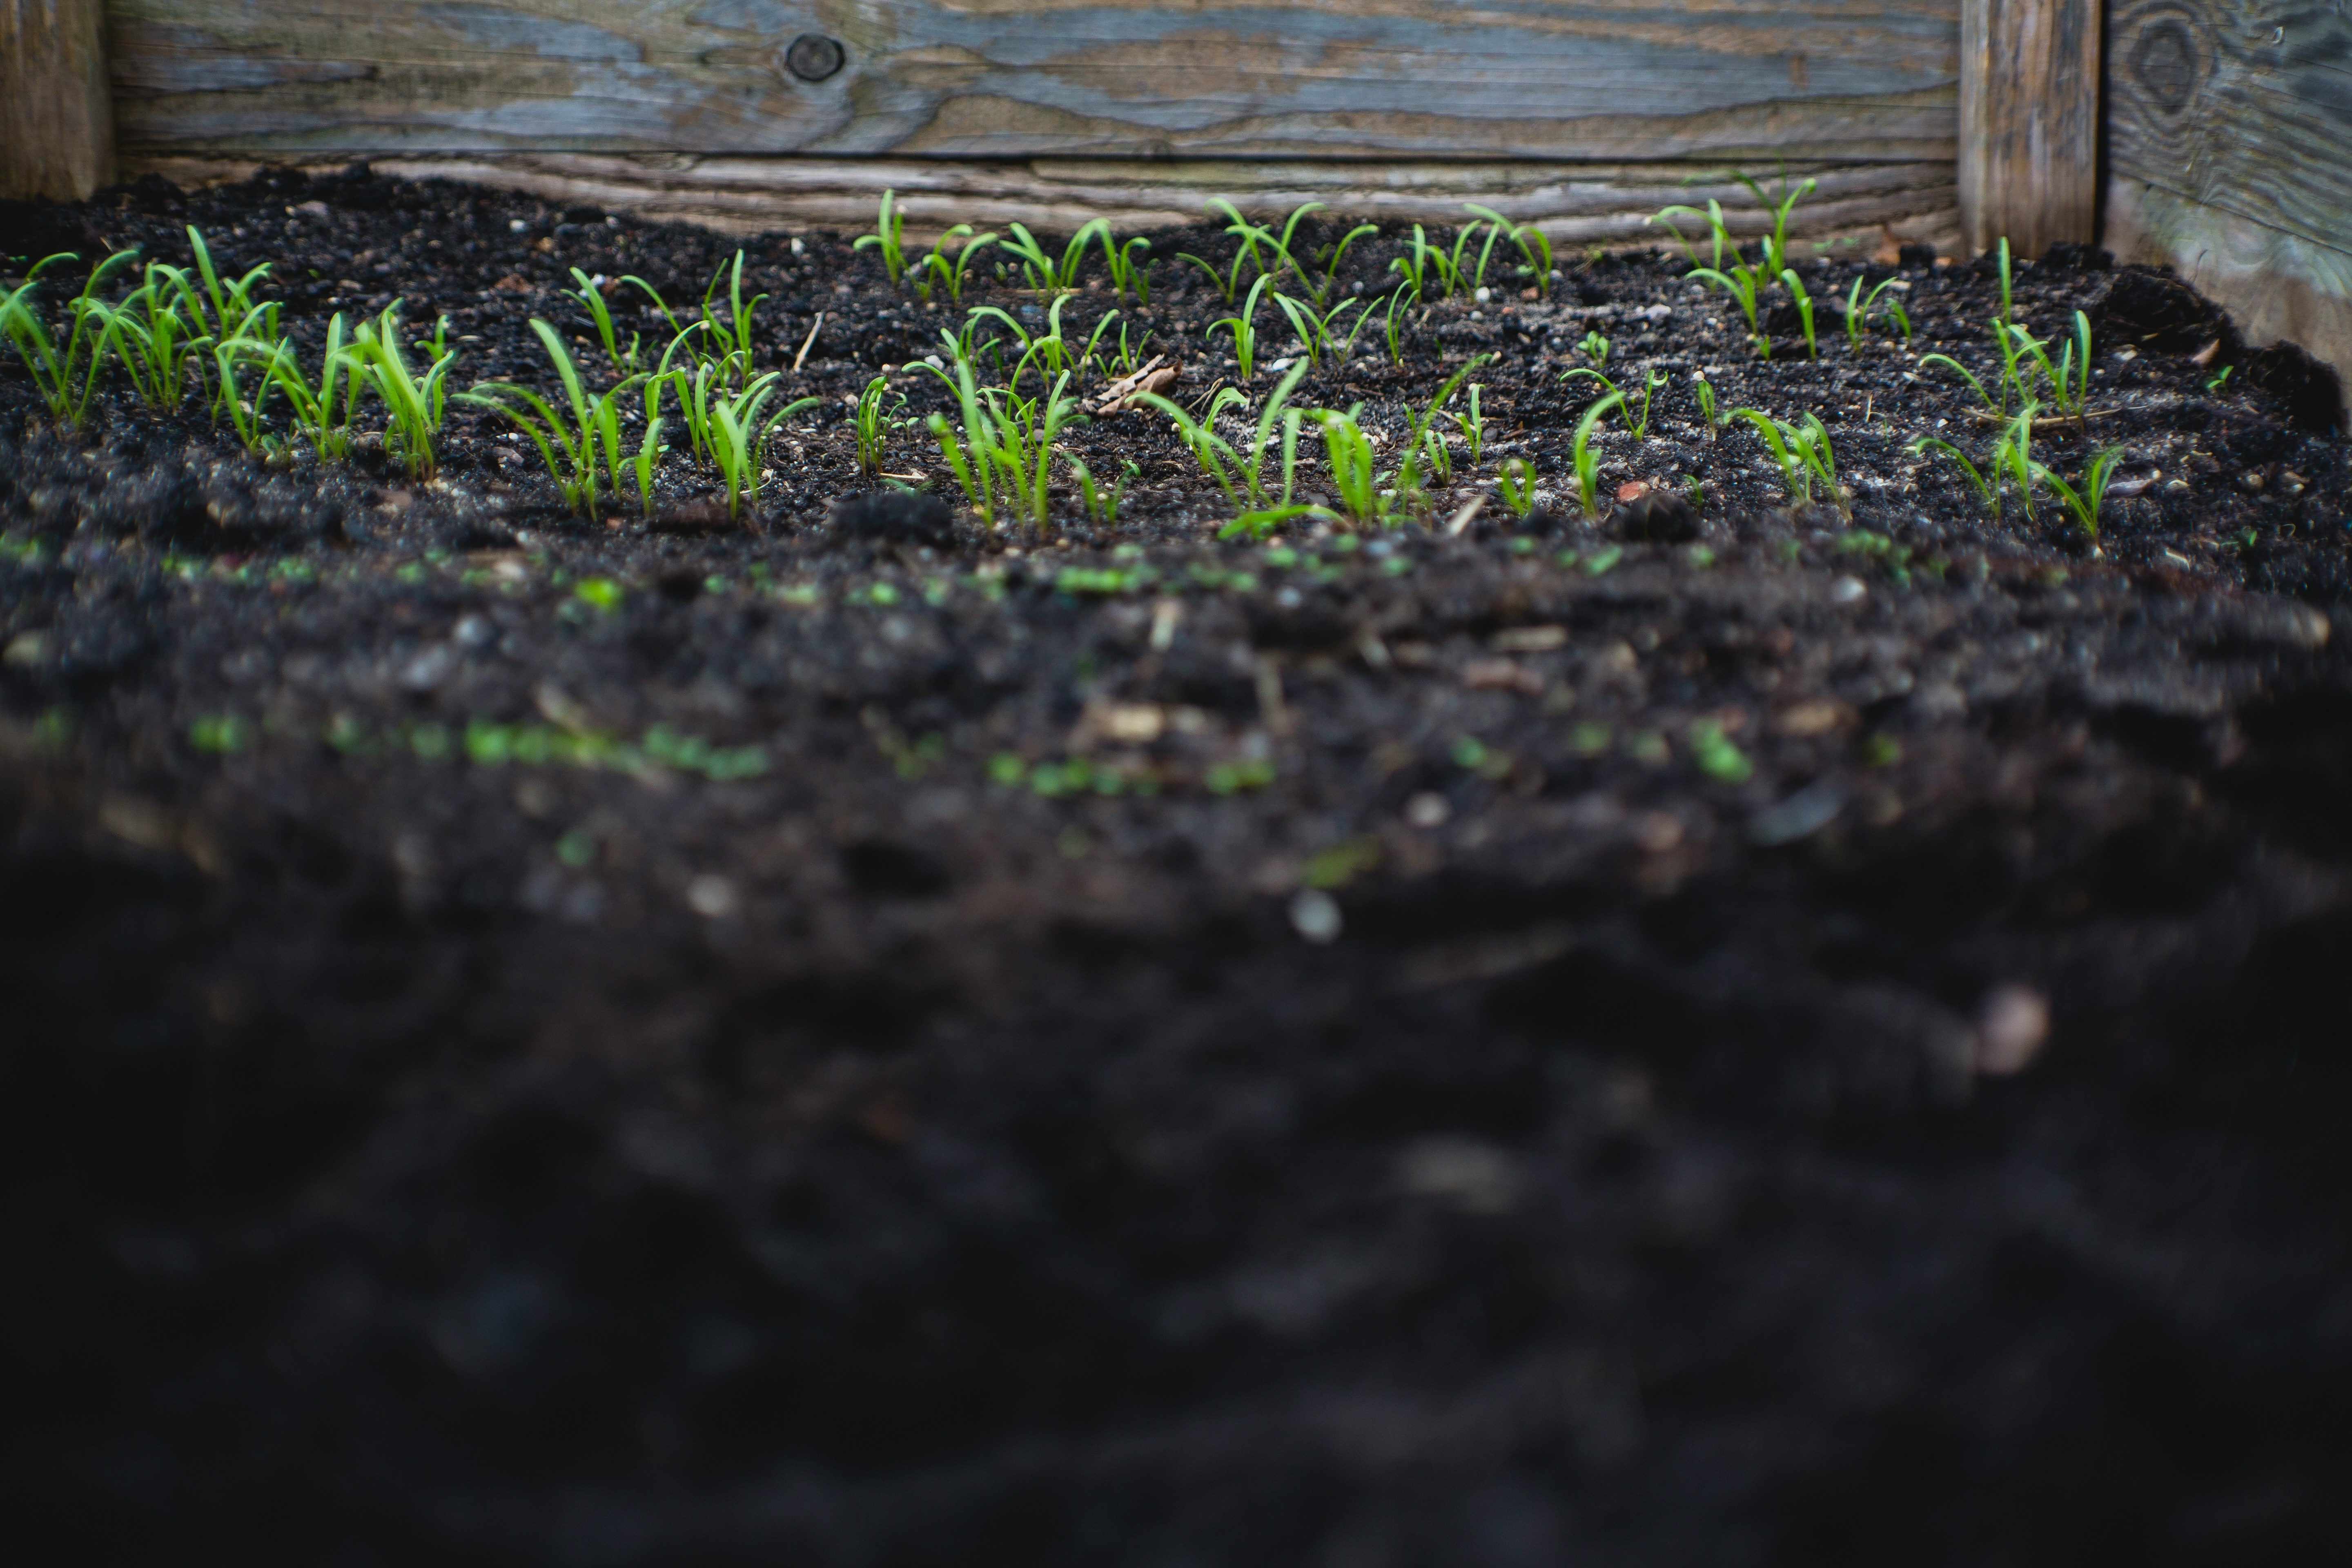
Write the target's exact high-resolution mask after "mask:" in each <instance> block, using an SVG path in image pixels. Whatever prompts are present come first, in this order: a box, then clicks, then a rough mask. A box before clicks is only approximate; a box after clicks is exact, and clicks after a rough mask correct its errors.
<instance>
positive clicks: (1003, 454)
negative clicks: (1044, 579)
mask: <svg viewBox="0 0 2352 1568" xmlns="http://www.w3.org/2000/svg"><path fill="white" fill-rule="evenodd" d="M1069 384H1070V377H1069V374H1068V373H1067V372H1065V373H1063V374H1061V375H1060V376H1057V377H1056V378H1055V382H1054V385H1053V388H1052V390H1050V391H1049V392H1047V393H1045V395H1043V396H1041V397H1028V398H1024V397H1018V396H1015V395H1013V394H1011V393H1004V392H998V391H997V390H995V389H994V388H991V389H990V391H989V392H988V394H987V414H988V416H989V417H990V418H991V419H992V420H993V421H994V423H995V426H996V428H995V431H994V434H993V436H992V441H991V445H990V454H989V455H990V458H992V461H994V463H995V464H996V468H997V472H998V475H999V477H1000V478H1002V479H1003V480H1004V482H1005V487H1006V489H1007V490H1008V492H1009V493H1010V494H1011V496H1012V498H1013V502H1014V504H1015V505H1016V506H1017V507H1018V508H1019V510H1021V511H1022V512H1024V513H1026V514H1027V516H1028V519H1029V522H1030V525H1031V526H1032V527H1034V529H1035V530H1036V531H1038V532H1039V533H1041V534H1042V533H1043V532H1045V524H1046V521H1047V516H1046V507H1047V503H1048V501H1049V500H1050V499H1051V496H1052V478H1053V476H1052V473H1051V471H1050V470H1051V464H1052V462H1053V458H1054V439H1055V437H1057V436H1059V435H1060V434H1061V433H1062V431H1063V430H1065V429H1066V428H1067V427H1068V426H1072V425H1083V424H1085V423H1086V420H1085V418H1084V417H1083V416H1080V415H1079V413H1078V405H1077V401H1076V399H1075V398H1072V397H1071V396H1069V395H1068V387H1069Z"/></svg>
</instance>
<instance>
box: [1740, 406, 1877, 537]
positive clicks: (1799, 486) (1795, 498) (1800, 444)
mask: <svg viewBox="0 0 2352 1568" xmlns="http://www.w3.org/2000/svg"><path fill="white" fill-rule="evenodd" d="M1730 417H1731V418H1733V419H1745V420H1747V421H1748V423H1749V424H1751V425H1753V426H1756V433H1757V434H1758V435H1759V436H1761V437H1764V444H1765V445H1766V446H1767V447H1770V448H1771V451H1772V458H1773V460H1774V461H1775V462H1777V463H1779V464H1780V478H1781V480H1782V482H1783V483H1784V484H1785V485H1786V486H1787V488H1788V491H1789V500H1790V504H1792V505H1795V506H1809V505H1811V502H1812V499H1813V481H1814V480H1815V479H1820V480H1821V482H1822V484H1823V485H1825V486H1826V487H1828V489H1829V494H1830V500H1831V502H1832V504H1833V505H1835V506H1836V508H1837V509H1838V515H1839V516H1841V517H1843V518H1844V519H1845V520H1846V521H1849V522H1850V521H1853V498H1852V497H1851V496H1849V495H1848V494H1847V493H1846V491H1845V488H1844V487H1843V486H1842V485H1840V484H1839V483H1838V479H1837V460H1836V456H1835V454H1834V453H1832V451H1831V449H1830V433H1829V431H1828V429H1827V428H1826V427H1824V426H1822V422H1821V418H1820V416H1817V415H1813V414H1807V415H1806V416H1805V417H1804V422H1803V423H1802V424H1801V425H1791V424H1790V423H1789V422H1788V421H1786V420H1783V419H1775V418H1773V417H1772V416H1770V415H1769V414H1766V413H1765V412H1764V411H1763V410H1762V409H1760V408H1735V409H1733V410H1732V411H1731V415H1730Z"/></svg>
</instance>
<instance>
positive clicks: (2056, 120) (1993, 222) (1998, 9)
mask: <svg viewBox="0 0 2352 1568" xmlns="http://www.w3.org/2000/svg"><path fill="white" fill-rule="evenodd" d="M2099 23H2100V4H2099V0H1961V4H1960V93H1959V184H1960V231H1961V236H1962V239H1963V241H1964V243H1965V244H1966V245H1967V247H1968V248H1969V252H1970V253H1971V254H1977V253H1981V252H1983V251H1986V250H1990V249H1991V248H1992V247H1993V246H1994V245H1995V243H1996V242H1998V241H1999V240H2000V239H2001V238H2002V237H2007V238H2008V240H2009V244H2010V249H2011V253H2012V254H2014V255H2016V256H2019V257H2023V258H2033V257H2039V256H2041V255H2042V253H2043V252H2044V251H2046V250H2048V249H2049V248H2050V247H2051V246H2052V245H2053V244H2055V243H2057V242H2058V241H2061V240H2072V241H2074V242H2075V243H2077V244H2087V243H2088V242H2089V241H2091V240H2092V239H2094V238H2095V237H2097V234H2098V198H2099V180H2098V166H2099V157H2098V154H2099V58H2100V48H2099V46H2100V37H2099Z"/></svg>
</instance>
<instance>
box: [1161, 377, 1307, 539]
mask: <svg viewBox="0 0 2352 1568" xmlns="http://www.w3.org/2000/svg"><path fill="white" fill-rule="evenodd" d="M1306 374H1307V366H1305V365H1303V364H1298V365H1293V366H1291V368H1290V371H1289V373H1288V374H1286V375H1285V376H1284V377H1283V378H1282V380H1281V381H1279V382H1278V383H1276V385H1275V389H1274V391H1273V392H1271V393H1269V394H1268V395H1266V398H1265V402H1264V403H1263V404H1261V405H1259V407H1258V416H1257V424H1256V426H1255V428H1254V429H1253V430H1252V431H1251V434H1250V438H1249V446H1248V447H1247V449H1246V450H1245V451H1243V452H1236V451H1234V448H1233V447H1232V446H1231V445H1230V444H1229V443H1228V442H1226V440H1225V439H1224V438H1223V437H1221V436H1219V435H1218V434H1217V433H1216V429H1215V426H1216V422H1217V416H1219V415H1220V414H1223V412H1224V411H1225V410H1226V409H1228V408H1233V407H1246V406H1247V405H1248V399H1247V398H1245V397H1244V396H1243V395H1242V394H1241V392H1240V390H1239V389H1238V388H1235V387H1231V386H1227V387H1221V388H1220V389H1219V390H1218V392H1217V395H1216V396H1215V397H1213V398H1212V399H1211V400H1210V403H1209V411H1208V416H1207V417H1206V418H1204V419H1200V420H1195V419H1194V418H1193V417H1192V415H1190V414H1188V413H1186V412H1185V410H1184V409H1183V408H1182V407H1181V405H1178V404H1176V403H1174V402H1173V401H1171V400H1170V399H1169V398H1166V397H1163V396H1161V395H1160V394H1158V393H1155V392H1147V393H1141V394H1139V395H1138V401H1139V402H1141V403H1143V404H1145V405H1149V406H1150V407H1152V408H1156V409H1158V410H1159V411H1160V413H1162V414H1165V415H1166V416H1168V417H1169V418H1170V420H1171V421H1172V422H1173V423H1174V424H1175V426H1176V429H1177V433H1178V434H1179V435H1181V437H1183V439H1184V444H1185V446H1187V447H1190V448H1191V449H1192V457H1193V460H1194V461H1196V462H1198V463H1199V464H1200V465H1201V471H1202V473H1204V474H1206V475H1208V477H1209V478H1211V479H1214V480H1215V481H1216V482H1217V488H1218V489H1222V490H1223V491H1224V492H1225V499H1226V500H1228V501H1230V502H1232V503H1233V505H1234V507H1235V508H1236V509H1237V510H1248V511H1263V510H1266V507H1267V501H1266V492H1265V480H1264V474H1265V458H1266V454H1267V453H1268V451H1269V450H1271V448H1272V447H1273V444H1274V434H1275V431H1276V429H1277V428H1280V429H1281V430H1282V431H1283V432H1284V437H1283V465H1282V496H1281V500H1279V501H1277V502H1276V503H1275V504H1276V505H1280V506H1286V505H1288V504H1289V502H1290V491H1291V486H1292V483H1293V481H1294V479H1295V471H1294V463H1295V460H1296V457H1297V431H1298V411H1297V410H1296V409H1292V408H1289V407H1288V406H1287V405H1288V404H1289V402H1290V398H1291V395H1292V394H1293V393H1295V392H1297V390H1298V384H1299V382H1300V381H1301V380H1303V379H1305V377H1306ZM1236 477H1238V478H1239V479H1240V481H1241V489H1235V488H1234V480H1235V479H1236Z"/></svg>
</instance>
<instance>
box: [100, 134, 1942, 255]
mask: <svg viewBox="0 0 2352 1568" xmlns="http://www.w3.org/2000/svg"><path fill="white" fill-rule="evenodd" d="M334 166H335V165H332V164H321V165H320V166H319V167H320V170H321V171H322V172H323V171H325V170H327V169H331V168H333V167H334ZM124 167H125V170H126V172H128V173H133V174H146V173H154V174H162V175H163V176H164V177H165V178H167V179H171V180H173V181H174V182H175V183H178V184H184V185H194V184H207V183H212V182H215V181H221V180H232V179H242V178H245V177H246V176H247V175H249V174H252V173H253V172H254V170H255V169H256V167H257V165H256V164H255V163H252V162H251V161H249V160H216V159H215V160H207V159H188V158H152V157H140V156H137V155H133V156H131V157H130V158H128V159H126V161H125V164H124ZM374 167H375V168H376V169H377V170H378V171H379V172H381V173H383V174H396V175H400V176H402V177H404V178H408V179H436V178H439V179H451V180H464V181H468V182H472V183H476V184H487V185H492V186H496V187H499V188H502V189H507V190H515V191H522V192H527V193H529V194H530V195H536V196H539V197H541V199H543V200H545V201H547V202H549V203H551V204H553V205H558V206H564V205H573V204H579V205H592V206H596V207H600V208H603V209H605V210H607V211H614V212H627V213H634V214H636V215H638V216H645V217H652V218H663V219H671V220H675V221H679V222H688V223H698V224H701V225H704V226H708V227H712V228H717V229H719V230H722V231H726V232H732V233H750V232H753V231H756V230H760V229H772V228H795V227H806V226H818V227H830V228H840V229H845V230H846V229H863V228H866V227H868V226H871V225H872V223H873V221H874V214H875V206H876V204H877V201H878V199H879V198H880V196H881V194H882V192H883V191H884V190H886V189H888V190H894V191H896V192H897V193H898V209H899V210H900V211H901V212H902V213H904V214H905V215H906V222H907V229H908V235H909V237H917V238H925V239H928V238H929V237H933V236H935V235H937V234H938V233H940V231H941V230H943V229H945V228H947V227H948V226H950V225H952V224H957V223H973V224H978V225H981V226H984V227H995V228H1002V227H1003V226H1004V225H1006V224H1008V223H1013V222H1020V223H1024V224H1026V225H1028V226H1030V227H1031V228H1033V229H1039V230H1044V231H1048V232H1060V233H1068V232H1070V231H1072V230H1074V229H1076V228H1077V227H1078V226H1080V225H1081V224H1084V223H1086V222H1087V221H1089V220H1090V219H1093V218H1097V217H1108V218H1109V219H1111V220H1112V221H1113V222H1114V223H1115V224H1116V225H1118V226H1119V227H1120V228H1121V229H1135V228H1153V227H1170V226H1177V225H1180V224H1188V223H1194V222H1198V221H1199V220H1200V219H1201V217H1202V215H1203V212H1204V210H1205V209H1206V207H1207V204H1208V203H1209V201H1210V200H1211V198H1213V197H1218V196H1222V197H1224V198H1225V199H1227V200H1229V201H1231V202H1233V203H1234V205H1237V206H1239V207H1241V208H1242V210H1244V212H1248V213H1252V214H1265V215H1269V216H1280V215H1282V214H1285V213H1287V212H1289V211H1290V210H1291V209H1292V208H1293V207H1296V206H1297V205H1299V204H1301V203H1303V202H1310V201H1316V202H1322V203H1324V204H1326V205H1328V207H1329V208H1330V209H1331V210H1332V211H1334V212H1338V213H1343V214H1347V215H1349V216H1363V217H1368V218H1372V219H1376V220H1381V221H1386V222H1391V223H1423V224H1432V225H1436V224H1454V223H1459V222H1461V221H1462V220H1463V219H1464V218H1465V216H1467V215H1466V214H1465V213H1464V211H1463V204H1464V203H1465V202H1477V203H1480V204H1481V205H1486V206H1491V207H1493V208H1495V209H1496V211H1498V212H1501V213H1503V214H1504V215H1506V216H1508V217H1510V218H1512V219H1513V220H1514V221H1517V222H1520V223H1535V224H1538V226H1541V227H1542V228H1543V230H1544V231H1545V233H1547V234H1548V235H1549V236H1550V237H1551V238H1552V240H1553V241H1554V243H1556V244H1568V245H1591V244H1605V245H1624V244H1643V245H1647V244H1659V243H1664V242H1665V238H1666V237H1665V236H1664V234H1663V233H1662V232H1661V231H1660V230H1659V229H1658V228H1656V227H1654V226H1648V225H1646V224H1645V223H1644V222H1643V220H1644V219H1645V218H1647V217H1648V216H1650V215H1651V214H1653V213H1654V212H1656V211H1657V210H1658V209H1659V208H1660V207H1663V206H1665V205H1670V204H1674V203H1685V204H1687V203H1696V204H1697V205H1702V206H1704V205H1706V201H1707V199H1708V198H1709V197H1713V198H1715V199H1717V200H1718V201H1720V202H1722V203H1723V204H1724V206H1725V209H1726V216H1727V218H1728V219H1729V221H1730V223H1731V225H1732V226H1733V227H1734V229H1735V230H1738V232H1741V233H1760V232H1762V231H1763V229H1764V228H1766V227H1767V226H1769V215H1767V214H1765V213H1764V212H1762V211H1761V210H1760V209H1759V208H1758V207H1757V205H1756V203H1755V199H1754V197H1752V196H1751V195H1749V194H1748V191H1747V189H1746V188H1745V187H1744V186H1742V185H1740V184H1738V183H1737V182H1736V181H1735V180H1734V179H1733V178H1732V177H1731V175H1730V174H1729V172H1728V171H1727V170H1725V169H1724V168H1722V167H1721V166H1720V165H1713V166H1710V165H1706V164H1685V163H1631V164H1627V163H1402V162H1384V163H1309V162H1300V161H1289V162H1273V163H1264V162H1243V161H1238V160H1157V159H1067V158H1066V159H1048V158H1039V159H1026V160H970V159H966V160H949V159H937V160H933V159H904V158H877V159H867V158H692V157H644V156H640V157H611V156H597V155H593V154H587V153H551V154H544V155H525V154H505V155H498V156H489V157H472V158H467V157H446V158H390V159H378V160H376V161H375V162H374ZM1788 174H1789V176H1790V178H1800V177H1803V176H1805V175H1808V174H1810V175H1811V176H1812V177H1813V178H1814V179H1816V180H1818V181H1819V182H1820V188H1819V190H1818V191H1816V192H1815V194H1814V195H1812V196H1811V198H1809V199H1808V200H1807V201H1806V202H1805V203H1804V204H1803V205H1801V206H1800V207H1799V208H1798V210H1797V218H1796V232H1797V233H1798V234H1799V235H1800V236H1801V237H1804V238H1807V239H1812V240H1819V241H1824V242H1825V241H1826V240H1827V239H1828V238H1829V237H1832V235H1838V236H1846V237H1854V236H1867V237H1869V238H1870V239H1871V240H1872V241H1873V242H1874V243H1884V241H1885V239H1886V237H1888V236H1889V235H1892V236H1893V237H1895V238H1896V239H1898V240H1900V241H1902V242H1905V243H1922V244H1929V245H1934V246H1936V247H1937V248H1938V249H1939V250H1943V251H1946V252H1948V251H1949V250H1950V249H1951V247H1952V245H1953V243H1954V242H1955V240H1956V239H1957V237H1958V208H1957V206H1956V205H1955V192H1954V189H1953V186H1952V169H1951V165H1950V164H1949V163H1868V164H1846V165H1812V164H1791V165H1790V167H1789V169H1788ZM1776 178H1777V174H1776Z"/></svg>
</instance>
